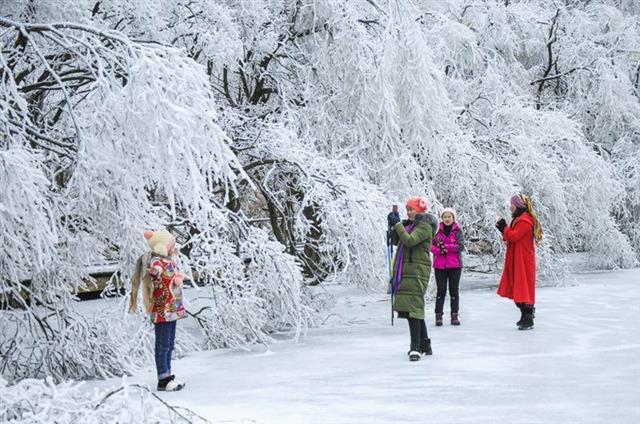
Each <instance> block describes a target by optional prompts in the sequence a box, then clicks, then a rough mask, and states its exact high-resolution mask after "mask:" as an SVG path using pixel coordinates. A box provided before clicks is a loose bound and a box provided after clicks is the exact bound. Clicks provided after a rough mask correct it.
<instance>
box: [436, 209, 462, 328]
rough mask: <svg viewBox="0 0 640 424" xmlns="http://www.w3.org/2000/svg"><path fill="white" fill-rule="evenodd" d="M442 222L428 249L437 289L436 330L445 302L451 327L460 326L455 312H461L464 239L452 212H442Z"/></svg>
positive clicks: (449, 210)
mask: <svg viewBox="0 0 640 424" xmlns="http://www.w3.org/2000/svg"><path fill="white" fill-rule="evenodd" d="M440 218H441V219H442V222H441V223H440V227H439V229H438V232H437V233H436V235H435V237H434V238H433V242H432V245H431V252H432V253H433V268H434V270H435V276H436V285H437V287H438V291H437V296H436V311H435V312H436V326H438V327H440V326H441V325H442V309H443V307H444V298H445V297H446V296H447V285H448V286H449V297H450V298H451V325H460V319H459V318H458V310H459V308H460V276H461V275H462V251H463V250H464V235H463V234H462V230H461V229H460V226H459V225H458V223H457V222H456V211H455V210H454V209H452V208H445V209H443V211H442V213H441V214H440Z"/></svg>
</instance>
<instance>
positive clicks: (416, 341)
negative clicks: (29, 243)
mask: <svg viewBox="0 0 640 424" xmlns="http://www.w3.org/2000/svg"><path fill="white" fill-rule="evenodd" d="M407 321H408V322H409V334H411V350H415V351H417V352H420V351H422V350H423V348H424V347H425V346H426V344H427V340H428V339H429V335H428V334H427V324H426V323H425V322H424V320H423V319H417V318H407Z"/></svg>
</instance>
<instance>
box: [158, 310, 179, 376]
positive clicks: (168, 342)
mask: <svg viewBox="0 0 640 424" xmlns="http://www.w3.org/2000/svg"><path fill="white" fill-rule="evenodd" d="M176 322H177V321H171V322H162V323H159V324H154V325H155V327H156V328H155V330H156V352H155V356H156V369H157V370H158V380H161V379H163V378H167V377H169V376H170V375H171V353H172V352H173V347H174V346H175V344H176Z"/></svg>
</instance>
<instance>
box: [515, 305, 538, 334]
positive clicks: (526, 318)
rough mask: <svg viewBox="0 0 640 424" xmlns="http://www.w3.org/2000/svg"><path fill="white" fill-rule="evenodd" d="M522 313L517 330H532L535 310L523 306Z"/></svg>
mask: <svg viewBox="0 0 640 424" xmlns="http://www.w3.org/2000/svg"><path fill="white" fill-rule="evenodd" d="M522 310H523V311H524V313H523V315H522V319H521V320H520V321H519V324H518V330H533V317H534V315H533V311H534V310H535V308H533V307H532V306H523V307H522Z"/></svg>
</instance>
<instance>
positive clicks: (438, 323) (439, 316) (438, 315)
mask: <svg viewBox="0 0 640 424" xmlns="http://www.w3.org/2000/svg"><path fill="white" fill-rule="evenodd" d="M436 327H442V312H440V313H437V312H436Z"/></svg>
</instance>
